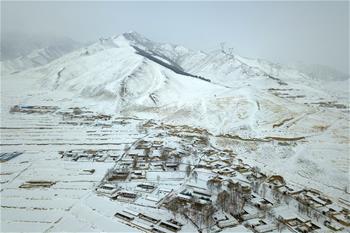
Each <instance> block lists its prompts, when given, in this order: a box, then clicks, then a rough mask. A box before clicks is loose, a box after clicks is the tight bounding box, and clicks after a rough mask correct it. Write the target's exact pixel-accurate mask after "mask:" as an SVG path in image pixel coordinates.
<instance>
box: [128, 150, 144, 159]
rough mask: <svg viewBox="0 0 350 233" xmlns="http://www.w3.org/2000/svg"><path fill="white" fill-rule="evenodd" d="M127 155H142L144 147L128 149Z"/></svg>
mask: <svg viewBox="0 0 350 233" xmlns="http://www.w3.org/2000/svg"><path fill="white" fill-rule="evenodd" d="M128 155H129V156H130V157H132V158H134V157H140V156H144V155H145V150H144V149H130V150H129V152H128Z"/></svg>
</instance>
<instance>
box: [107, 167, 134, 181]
mask: <svg viewBox="0 0 350 233" xmlns="http://www.w3.org/2000/svg"><path fill="white" fill-rule="evenodd" d="M128 176H129V171H116V170H114V171H113V172H112V173H111V174H110V175H109V176H108V177H107V180H108V181H113V180H126V178H127V177H128Z"/></svg>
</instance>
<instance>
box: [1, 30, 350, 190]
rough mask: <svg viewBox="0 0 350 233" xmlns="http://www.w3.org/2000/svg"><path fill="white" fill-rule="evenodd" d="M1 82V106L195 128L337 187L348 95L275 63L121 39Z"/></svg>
mask: <svg viewBox="0 0 350 233" xmlns="http://www.w3.org/2000/svg"><path fill="white" fill-rule="evenodd" d="M1 81H2V83H4V84H5V85H6V86H7V87H8V90H9V91H7V92H6V94H4V95H3V96H4V98H5V101H3V102H4V103H7V104H6V106H7V107H8V108H9V107H10V106H13V105H14V104H29V105H34V104H37V105H55V106H56V105H59V106H60V107H61V108H68V107H77V106H79V107H87V108H89V109H91V110H95V111H98V112H103V113H108V114H116V115H125V116H138V117H142V118H146V119H156V120H159V121H161V122H164V123H169V124H175V125H178V124H181V125H183V124H185V125H192V126H196V127H201V128H205V129H208V130H209V131H210V132H211V133H212V134H213V135H214V136H216V137H217V141H216V143H217V144H219V145H220V146H223V147H231V148H232V149H233V150H234V151H235V152H236V153H237V154H240V155H242V154H243V155H244V156H246V159H251V160H254V161H255V162H256V163H258V164H259V165H261V164H263V166H264V167H265V166H266V167H267V168H271V170H272V171H274V172H279V173H281V174H283V175H286V176H287V177H289V178H290V179H292V180H293V179H297V181H298V182H299V181H300V180H302V179H307V180H308V182H309V181H312V182H314V184H315V185H321V186H322V187H323V189H328V188H331V189H332V191H334V190H333V186H334V187H336V188H335V190H338V191H339V190H343V188H344V186H346V185H347V179H346V178H345V177H346V176H347V175H348V174H347V171H346V170H345V169H344V164H349V161H348V149H349V148H348V146H347V145H348V144H347V143H348V142H349V135H348V132H349V124H348V122H349V114H348V113H349V108H348V94H349V93H348V90H345V91H339V90H340V89H341V88H345V89H346V86H345V87H344V85H343V86H339V85H338V86H336V87H335V89H334V90H332V89H329V86H331V85H330V83H327V84H326V85H327V86H325V85H324V83H322V82H319V81H317V80H314V79H312V78H310V77H308V76H307V75H305V74H303V73H301V72H299V71H297V70H293V69H290V68H285V67H282V66H280V65H278V64H273V63H269V62H267V61H263V60H259V59H248V58H244V57H241V56H238V55H236V54H231V53H228V52H226V51H213V52H209V53H204V52H200V51H193V50H190V49H186V48H184V47H182V46H177V45H171V44H162V43H156V42H152V41H150V40H148V39H146V38H144V37H143V36H141V35H139V34H137V33H135V32H129V33H124V34H122V35H119V36H116V37H111V38H106V39H100V41H98V42H96V43H94V44H91V45H90V46H87V47H86V48H83V49H78V50H76V51H74V52H71V53H69V54H66V55H64V56H62V57H60V58H58V59H56V60H53V61H51V62H50V63H48V64H46V65H43V66H38V67H36V68H32V69H28V70H25V71H23V72H19V73H15V74H10V75H5V76H4V77H2V80H1ZM18 84H23V86H21V85H18ZM24 84H25V85H24ZM6 90H7V89H6ZM18 95H19V96H18ZM327 148H331V149H327ZM325 149H327V151H328V152H327V154H325V152H322V153H321V152H320V151H324V150H325ZM317 154H320V156H321V157H317ZM330 155H332V156H330ZM333 156H334V157H335V158H337V159H336V160H337V161H333V159H332V158H333ZM339 161H341V162H339ZM309 167H311V168H309ZM309 170H310V171H309ZM295 177H297V178H295ZM340 178H341V179H340Z"/></svg>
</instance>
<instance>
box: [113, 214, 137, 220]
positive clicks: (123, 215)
mask: <svg viewBox="0 0 350 233" xmlns="http://www.w3.org/2000/svg"><path fill="white" fill-rule="evenodd" d="M114 216H115V217H117V218H120V219H122V220H124V221H127V222H131V221H132V220H134V219H135V217H134V216H132V215H131V214H128V213H125V212H117V213H115V215H114Z"/></svg>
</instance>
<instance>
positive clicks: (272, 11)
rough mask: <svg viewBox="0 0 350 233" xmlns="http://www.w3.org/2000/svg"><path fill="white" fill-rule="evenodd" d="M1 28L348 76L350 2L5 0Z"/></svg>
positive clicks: (3, 30) (2, 6)
mask: <svg viewBox="0 0 350 233" xmlns="http://www.w3.org/2000/svg"><path fill="white" fill-rule="evenodd" d="M1 26H2V27H1V28H2V33H7V32H9V31H11V32H24V33H29V34H32V33H33V34H41V35H54V34H55V35H58V36H67V37H70V38H72V39H75V40H77V41H82V42H86V41H94V40H96V39H98V38H99V37H102V36H104V37H105V36H111V35H117V34H120V33H123V32H126V31H130V30H134V31H137V32H139V33H141V34H143V35H145V36H146V37H148V38H149V39H152V40H154V41H160V42H170V43H174V44H182V45H184V46H186V47H189V48H193V49H200V50H205V51H208V50H211V49H215V48H217V47H218V45H219V44H220V42H223V41H226V42H227V45H229V46H232V47H234V48H235V50H236V52H238V53H239V54H240V55H242V56H247V57H259V58H265V59H269V60H271V61H275V62H280V63H291V62H296V61H303V62H306V63H310V64H324V65H328V66H332V67H334V68H336V69H338V70H341V71H343V72H346V73H349V65H348V64H349V3H348V2H347V1H343V2H335V1H329V2H316V1H314V2H296V1H293V2H97V1H96V2H64V1H61V2H48V1H46V2H12V3H11V2H1Z"/></svg>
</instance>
